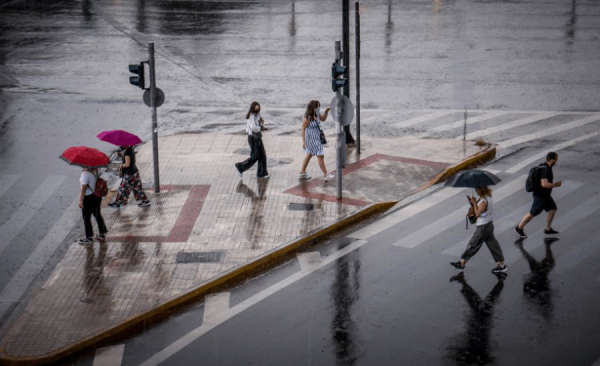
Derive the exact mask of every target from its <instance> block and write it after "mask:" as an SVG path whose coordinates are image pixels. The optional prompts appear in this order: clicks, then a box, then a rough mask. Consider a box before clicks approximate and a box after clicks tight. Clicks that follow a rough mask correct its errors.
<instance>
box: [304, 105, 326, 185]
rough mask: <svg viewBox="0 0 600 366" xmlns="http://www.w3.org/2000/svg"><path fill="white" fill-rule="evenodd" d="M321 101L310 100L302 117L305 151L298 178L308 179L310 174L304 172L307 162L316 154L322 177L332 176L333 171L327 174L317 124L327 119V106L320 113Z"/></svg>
mask: <svg viewBox="0 0 600 366" xmlns="http://www.w3.org/2000/svg"><path fill="white" fill-rule="evenodd" d="M320 107H321V103H319V101H318V100H311V101H310V103H308V106H307V107H306V112H305V113H304V118H303V119H302V149H304V151H305V152H306V156H305V157H304V161H303V162H302V169H301V170H300V175H299V178H300V179H310V178H311V176H310V175H308V173H306V167H307V166H308V162H309V161H310V159H311V158H312V157H313V156H315V155H316V156H317V161H318V163H319V168H321V171H322V172H323V179H324V180H325V181H328V180H330V179H332V178H333V173H329V174H327V168H326V167H325V159H324V154H323V144H322V143H321V132H320V131H321V130H320V128H319V125H320V124H321V122H324V121H325V120H326V119H327V114H328V113H329V108H327V109H325V114H321V113H320Z"/></svg>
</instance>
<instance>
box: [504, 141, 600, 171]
mask: <svg viewBox="0 0 600 366" xmlns="http://www.w3.org/2000/svg"><path fill="white" fill-rule="evenodd" d="M597 136H600V131H596V132H593V133H590V134H586V135H583V136H580V137H577V138H575V139H572V140H569V141H565V142H562V143H560V144H556V145H554V146H552V147H550V148H548V149H546V150H544V151H542V152H541V153H538V154H535V155H533V156H531V157H529V158H526V159H524V160H522V161H521V162H520V163H518V164H516V165H515V166H513V167H512V168H510V169H507V170H506V172H507V173H516V172H518V171H519V170H521V169H523V168H524V167H526V166H529V165H533V164H535V163H536V162H537V163H539V162H540V161H543V160H542V159H544V160H545V159H546V154H548V153H549V152H551V151H559V150H562V149H564V148H567V147H569V146H573V145H575V144H578V143H580V142H583V141H585V140H588V139H591V138H594V137H597Z"/></svg>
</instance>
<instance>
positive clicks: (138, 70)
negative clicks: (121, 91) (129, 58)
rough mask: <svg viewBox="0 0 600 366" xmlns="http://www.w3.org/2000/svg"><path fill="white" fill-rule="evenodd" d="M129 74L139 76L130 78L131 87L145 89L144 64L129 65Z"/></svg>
mask: <svg viewBox="0 0 600 366" xmlns="http://www.w3.org/2000/svg"><path fill="white" fill-rule="evenodd" d="M129 72H132V73H134V74H137V75H138V76H130V77H129V83H130V84H131V85H135V86H138V87H139V88H140V89H144V88H145V85H144V63H143V62H140V63H139V65H136V64H133V65H129Z"/></svg>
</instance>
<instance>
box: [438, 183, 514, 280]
mask: <svg viewBox="0 0 600 366" xmlns="http://www.w3.org/2000/svg"><path fill="white" fill-rule="evenodd" d="M475 191H476V192H477V195H478V196H479V199H478V200H475V197H469V203H470V204H471V206H472V207H473V213H474V214H475V217H476V218H477V221H476V222H475V225H476V227H477V228H476V229H475V232H474V233H473V236H472V237H471V240H470V241H469V245H468V246H467V249H466V250H465V252H464V253H463V254H462V255H461V257H460V261H458V262H451V263H450V265H452V266H453V267H454V268H456V269H460V270H463V269H465V266H466V264H467V262H468V261H469V259H471V258H472V257H473V256H474V255H475V254H477V252H478V251H479V249H481V246H482V245H483V243H485V245H487V247H488V249H489V250H490V252H491V253H492V257H494V260H495V261H496V262H497V263H498V264H497V266H496V268H494V269H492V273H494V274H498V273H503V272H506V271H507V270H508V266H507V265H506V264H505V263H504V255H503V254H502V248H500V244H499V243H498V240H496V236H495V235H494V223H493V222H492V216H493V214H494V204H493V202H492V190H491V188H490V187H489V186H477V187H476V188H475Z"/></svg>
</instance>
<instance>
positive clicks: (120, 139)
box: [97, 130, 142, 146]
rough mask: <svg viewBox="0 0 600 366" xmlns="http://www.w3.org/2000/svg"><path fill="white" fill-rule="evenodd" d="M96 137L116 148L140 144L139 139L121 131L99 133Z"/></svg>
mask: <svg viewBox="0 0 600 366" xmlns="http://www.w3.org/2000/svg"><path fill="white" fill-rule="evenodd" d="M97 137H98V138H99V139H100V140H102V141H106V142H109V143H111V144H113V145H117V146H135V145H137V144H141V143H142V140H141V139H140V138H139V137H137V136H136V135H134V134H132V133H129V132H127V131H123V130H114V131H104V132H100V133H99V134H98V136H97Z"/></svg>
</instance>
